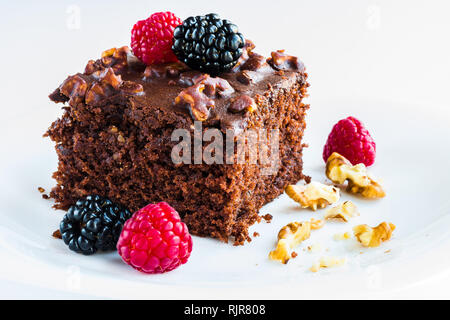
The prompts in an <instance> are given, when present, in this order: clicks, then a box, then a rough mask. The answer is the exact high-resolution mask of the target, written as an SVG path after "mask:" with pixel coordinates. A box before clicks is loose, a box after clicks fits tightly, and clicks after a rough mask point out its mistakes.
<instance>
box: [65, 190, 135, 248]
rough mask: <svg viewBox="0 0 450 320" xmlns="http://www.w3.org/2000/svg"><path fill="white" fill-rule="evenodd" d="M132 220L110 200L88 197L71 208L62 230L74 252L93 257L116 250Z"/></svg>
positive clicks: (127, 212) (128, 213)
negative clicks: (127, 224) (124, 229)
mask: <svg viewBox="0 0 450 320" xmlns="http://www.w3.org/2000/svg"><path fill="white" fill-rule="evenodd" d="M130 217H131V213H130V211H128V210H127V209H126V208H124V207H122V206H120V205H117V204H115V203H113V202H112V201H110V200H109V199H106V198H103V197H100V196H87V197H86V198H84V199H80V200H78V201H77V203H76V204H75V205H73V206H72V207H70V209H69V211H68V212H67V213H66V215H65V216H64V218H63V220H62V221H61V224H60V227H59V230H60V232H61V235H62V239H63V240H64V243H65V244H66V245H68V246H69V249H70V250H72V251H75V252H77V253H82V254H85V255H90V254H94V253H95V252H97V250H101V251H110V250H114V249H115V247H116V244H117V240H118V239H119V236H120V232H121V231H122V228H123V225H124V223H125V221H126V220H128V219H129V218H130Z"/></svg>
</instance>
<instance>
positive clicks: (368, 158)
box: [323, 117, 376, 166]
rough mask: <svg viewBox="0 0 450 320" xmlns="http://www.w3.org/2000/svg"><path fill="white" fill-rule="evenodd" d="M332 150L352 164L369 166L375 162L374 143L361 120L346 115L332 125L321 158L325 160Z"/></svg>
mask: <svg viewBox="0 0 450 320" xmlns="http://www.w3.org/2000/svg"><path fill="white" fill-rule="evenodd" d="M333 152H337V153H339V154H341V155H343V156H344V157H345V158H347V159H348V160H349V161H350V162H351V163H352V164H353V165H356V164H358V163H364V164H365V165H366V166H370V165H372V164H373V163H374V162H375V155H376V144H375V141H374V140H373V139H372V137H371V136H370V133H369V131H367V129H366V128H365V127H364V125H363V124H362V123H361V121H359V120H358V119H356V118H354V117H348V118H345V119H342V120H340V121H339V122H338V123H336V124H335V125H334V126H333V129H332V130H331V132H330V134H329V136H328V139H327V142H326V144H325V146H324V148H323V160H324V161H325V162H327V160H328V157H329V156H330V155H331V154H332V153H333Z"/></svg>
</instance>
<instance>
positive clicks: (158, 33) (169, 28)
mask: <svg viewBox="0 0 450 320" xmlns="http://www.w3.org/2000/svg"><path fill="white" fill-rule="evenodd" d="M181 22H182V21H181V20H180V18H178V17H177V16H175V15H174V14H173V13H172V12H157V13H154V14H152V15H151V16H150V17H149V18H148V19H146V20H141V21H138V22H137V23H136V24H135V25H134V27H133V29H132V30H131V48H132V49H133V53H134V55H135V56H136V57H138V58H139V59H140V60H141V61H142V62H144V63H145V64H146V65H152V64H160V63H166V62H176V61H178V59H177V57H176V56H175V54H174V53H173V52H172V43H173V30H174V29H175V28H176V27H177V26H178V25H180V24H181Z"/></svg>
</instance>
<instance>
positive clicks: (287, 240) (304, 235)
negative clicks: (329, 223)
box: [269, 222, 311, 264]
mask: <svg viewBox="0 0 450 320" xmlns="http://www.w3.org/2000/svg"><path fill="white" fill-rule="evenodd" d="M310 234H311V223H310V222H291V223H289V224H287V225H286V226H284V227H283V228H281V230H280V232H278V243H277V247H276V249H275V250H273V251H271V252H270V253H269V259H271V260H277V261H281V262H282V263H284V264H286V263H287V262H288V261H289V259H290V258H291V250H292V249H293V248H295V247H296V246H298V245H299V244H300V243H301V242H302V241H304V240H306V239H308V238H309V236H310Z"/></svg>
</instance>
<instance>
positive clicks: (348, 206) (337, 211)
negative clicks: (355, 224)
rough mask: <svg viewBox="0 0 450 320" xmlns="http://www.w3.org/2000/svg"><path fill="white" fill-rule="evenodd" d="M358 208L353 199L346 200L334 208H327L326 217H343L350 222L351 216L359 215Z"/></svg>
mask: <svg viewBox="0 0 450 320" xmlns="http://www.w3.org/2000/svg"><path fill="white" fill-rule="evenodd" d="M358 215H359V213H358V208H356V205H355V204H354V203H353V202H351V201H345V202H344V203H341V204H340V205H337V206H335V207H333V208H330V209H328V210H327V213H326V214H325V217H324V218H325V219H341V220H344V221H345V222H348V220H350V218H352V217H355V216H358Z"/></svg>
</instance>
